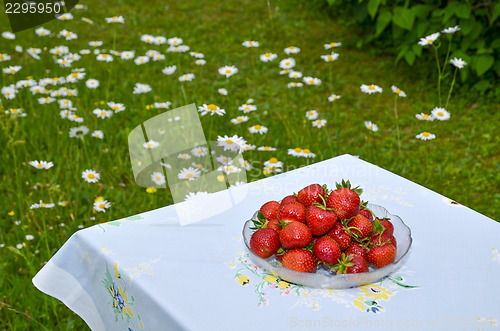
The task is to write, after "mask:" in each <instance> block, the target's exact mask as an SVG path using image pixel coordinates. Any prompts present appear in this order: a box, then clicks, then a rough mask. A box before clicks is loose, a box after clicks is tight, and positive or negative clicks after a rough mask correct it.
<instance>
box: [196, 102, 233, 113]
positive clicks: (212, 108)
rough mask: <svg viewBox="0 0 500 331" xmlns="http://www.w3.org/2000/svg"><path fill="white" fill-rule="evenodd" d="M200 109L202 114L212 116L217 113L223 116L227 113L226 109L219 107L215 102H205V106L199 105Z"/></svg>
mask: <svg viewBox="0 0 500 331" xmlns="http://www.w3.org/2000/svg"><path fill="white" fill-rule="evenodd" d="M198 111H199V112H200V113H201V116H205V115H206V114H210V115H211V116H213V115H215V114H217V115H219V116H222V115H224V114H225V113H226V111H225V110H224V109H221V108H219V106H216V105H214V104H209V105H206V104H203V106H199V107H198Z"/></svg>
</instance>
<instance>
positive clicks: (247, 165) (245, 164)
mask: <svg viewBox="0 0 500 331" xmlns="http://www.w3.org/2000/svg"><path fill="white" fill-rule="evenodd" d="M238 161H239V162H240V165H241V166H242V167H243V169H245V170H247V171H249V170H252V165H251V164H250V163H248V162H247V161H246V160H244V159H242V158H239V159H238Z"/></svg>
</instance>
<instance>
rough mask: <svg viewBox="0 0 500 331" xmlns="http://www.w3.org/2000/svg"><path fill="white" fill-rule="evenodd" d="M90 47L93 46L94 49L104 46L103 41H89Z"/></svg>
mask: <svg viewBox="0 0 500 331" xmlns="http://www.w3.org/2000/svg"><path fill="white" fill-rule="evenodd" d="M89 46H92V47H99V46H102V41H99V40H94V41H89Z"/></svg>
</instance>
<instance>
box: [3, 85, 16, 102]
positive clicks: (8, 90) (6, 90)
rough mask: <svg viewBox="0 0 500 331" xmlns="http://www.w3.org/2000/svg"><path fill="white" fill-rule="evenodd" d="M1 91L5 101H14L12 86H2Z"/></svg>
mask: <svg viewBox="0 0 500 331" xmlns="http://www.w3.org/2000/svg"><path fill="white" fill-rule="evenodd" d="M1 91H2V94H3V96H4V97H5V98H6V99H14V98H15V97H16V94H17V90H16V87H15V86H14V85H13V84H12V85H9V86H3V87H2V90H1Z"/></svg>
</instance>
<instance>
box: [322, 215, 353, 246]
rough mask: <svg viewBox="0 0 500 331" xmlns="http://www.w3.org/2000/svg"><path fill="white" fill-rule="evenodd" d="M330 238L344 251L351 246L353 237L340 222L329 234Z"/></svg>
mask: <svg viewBox="0 0 500 331" xmlns="http://www.w3.org/2000/svg"><path fill="white" fill-rule="evenodd" d="M328 236H330V237H331V238H332V239H333V240H335V241H336V242H337V244H339V246H340V249H341V250H343V251H344V250H346V249H347V248H348V247H349V245H350V244H351V236H350V235H349V234H348V233H347V231H346V230H344V226H343V225H342V223H340V222H336V223H335V225H334V226H333V228H332V229H331V230H330V231H329V232H328Z"/></svg>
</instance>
